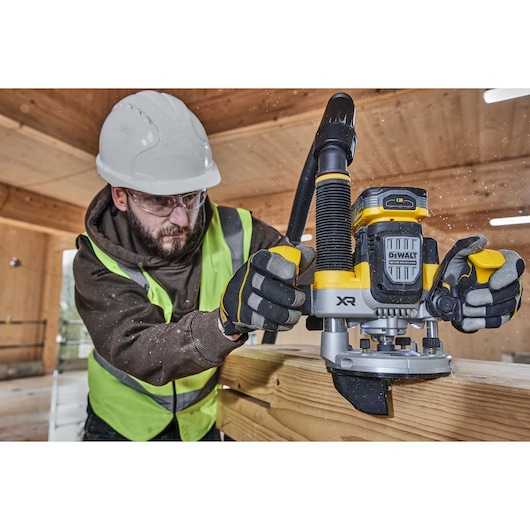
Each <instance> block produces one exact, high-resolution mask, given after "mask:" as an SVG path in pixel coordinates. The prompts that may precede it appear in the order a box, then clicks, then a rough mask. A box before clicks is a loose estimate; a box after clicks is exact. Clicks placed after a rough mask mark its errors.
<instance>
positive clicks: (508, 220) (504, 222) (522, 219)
mask: <svg viewBox="0 0 530 530" xmlns="http://www.w3.org/2000/svg"><path fill="white" fill-rule="evenodd" d="M526 223H530V215H517V216H515V217H497V218H496V219H490V225H491V226H508V225H524V224H526Z"/></svg>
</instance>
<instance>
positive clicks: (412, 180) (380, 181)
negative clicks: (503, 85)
mask: <svg viewBox="0 0 530 530" xmlns="http://www.w3.org/2000/svg"><path fill="white" fill-rule="evenodd" d="M159 90H162V91H166V92H169V93H172V94H174V95H175V96H177V97H179V98H181V99H182V100H183V101H184V102H185V103H186V104H187V105H188V107H189V108H190V109H191V110H192V111H193V112H195V114H196V115H197V116H198V117H199V119H200V120H201V121H202V123H203V124H204V126H205V129H206V131H207V133H208V134H209V136H210V141H211V145H212V150H213V153H214V158H215V160H216V162H217V164H218V166H219V168H220V171H221V174H222V177H223V181H222V183H221V184H220V185H219V186H217V187H216V188H213V189H212V190H211V192H210V195H211V197H212V198H213V199H214V200H215V201H217V202H219V203H224V204H233V205H242V206H245V207H248V208H251V209H252V210H253V212H254V213H255V215H257V216H259V217H261V218H263V219H265V220H267V221H269V222H271V223H273V224H275V225H276V226H277V227H278V228H280V229H282V230H284V229H285V228H286V225H287V222H288V218H289V214H290V208H291V205H292V200H293V197H294V192H295V189H296V186H297V184H298V180H299V178H300V173H301V170H302V167H303V164H304V162H305V159H306V156H307V154H308V152H309V148H310V146H311V143H312V141H313V138H314V135H315V132H316V130H317V128H318V124H319V122H320V119H321V117H322V114H323V111H324V108H325V106H326V103H327V101H328V100H329V97H330V96H331V95H332V94H334V93H335V92H339V91H345V92H347V93H349V94H350V95H351V96H352V97H353V99H354V101H355V105H356V110H357V117H356V131H357V135H358V146H357V151H356V154H355V158H354V161H353V163H352V165H351V166H350V168H349V169H350V173H351V175H352V179H353V190H352V198H353V199H355V197H356V196H357V194H358V193H360V192H361V191H362V190H363V189H364V188H366V187H371V186H386V185H403V186H418V187H423V188H426V189H427V190H428V192H429V209H430V214H431V216H430V218H429V219H428V220H427V221H426V222H425V223H426V226H427V228H426V233H427V235H433V236H434V237H437V238H438V239H439V240H442V241H445V240H447V241H448V242H449V241H451V242H453V241H454V240H455V239H457V238H458V237H461V236H463V235H470V234H472V233H477V232H481V233H484V234H485V235H486V236H487V237H488V238H489V239H490V244H491V246H492V247H493V248H514V249H516V250H518V251H519V252H520V253H521V254H522V255H523V257H525V258H526V259H527V260H528V259H530V247H529V244H528V234H529V231H528V225H520V226H515V227H511V228H505V227H503V228H493V227H490V226H489V223H488V220H489V219H490V218H492V217H504V216H514V215H520V214H525V215H529V214H530V185H529V177H530V97H525V98H519V99H515V100H511V101H506V102H500V103H495V104H491V105H487V104H486V103H484V101H483V98H482V93H483V90H482V89H463V90H460V89H400V90H389V89H385V90H377V89H340V88H338V89H325V90H321V89H271V90H268V89H218V90H217V89H184V90H177V89H159ZM135 91H136V89H64V90H63V89H57V90H52V89H2V90H0V217H4V218H13V219H15V220H18V221H23V220H24V219H23V218H22V214H17V212H21V211H22V210H21V209H20V208H19V206H18V205H17V204H15V203H13V201H14V200H15V198H16V200H18V201H19V202H20V201H21V198H23V197H29V198H30V199H31V201H32V202H35V201H36V202H39V198H40V197H42V198H43V200H44V202H45V201H46V200H49V201H50V204H51V205H53V206H54V208H55V209H56V210H55V211H56V212H57V208H58V205H59V210H58V211H62V208H61V206H62V205H63V204H64V203H66V204H67V205H68V208H74V209H76V211H84V208H86V206H87V205H88V204H89V202H90V200H91V198H92V197H93V195H94V194H95V193H96V192H97V191H98V190H99V189H100V188H101V187H102V186H103V185H104V182H103V181H102V179H101V178H100V177H98V176H97V174H96V172H95V155H96V154H97V152H98V135H99V129H100V127H101V124H102V123H103V121H104V119H105V117H106V115H107V114H108V112H109V111H110V109H111V108H112V106H113V105H114V103H115V102H117V101H118V100H119V99H121V98H122V97H124V96H125V95H127V94H129V93H132V92H135ZM26 200H29V199H26ZM68 208H66V207H65V210H64V211H65V212H67V210H68ZM52 210H53V208H52ZM17 215H18V219H17ZM24 215H26V216H27V219H29V221H30V222H34V224H35V225H38V224H41V225H42V224H46V223H43V222H42V221H38V218H36V219H35V220H34V221H32V217H31V215H32V214H31V212H28V211H25V212H24ZM72 215H73V217H72V218H75V219H77V221H76V222H78V221H79V219H81V216H79V215H78V217H77V218H76V217H75V213H74V214H72ZM54 218H55V223H58V224H59V225H60V223H61V219H60V215H59V219H58V220H57V215H54ZM50 222H51V221H50ZM63 223H64V224H65V229H66V230H70V229H71V227H68V226H66V223H67V220H66V219H65V220H64V221H63ZM307 227H308V231H311V230H312V229H313V228H314V212H312V214H311V216H310V218H309V220H308V225H307ZM55 228H57V226H55ZM75 229H77V226H76V227H75ZM442 247H443V243H442Z"/></svg>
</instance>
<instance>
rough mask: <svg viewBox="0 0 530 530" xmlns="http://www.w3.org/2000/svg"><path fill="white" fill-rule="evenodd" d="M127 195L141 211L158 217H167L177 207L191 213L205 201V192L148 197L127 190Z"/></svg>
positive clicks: (138, 192)
mask: <svg viewBox="0 0 530 530" xmlns="http://www.w3.org/2000/svg"><path fill="white" fill-rule="evenodd" d="M127 195H129V196H130V197H132V199H133V201H134V202H135V203H136V204H137V205H138V206H139V207H140V208H141V209H142V210H145V211H146V212H148V213H151V214H153V215H156V216H158V217H169V216H170V215H171V212H172V211H173V210H174V209H175V208H177V207H180V208H184V210H186V211H187V212H191V211H193V210H196V209H197V208H200V207H201V206H202V205H203V204H204V201H205V200H206V190H200V191H194V192H191V193H184V194H183V195H150V194H149V193H142V192H140V191H135V190H127Z"/></svg>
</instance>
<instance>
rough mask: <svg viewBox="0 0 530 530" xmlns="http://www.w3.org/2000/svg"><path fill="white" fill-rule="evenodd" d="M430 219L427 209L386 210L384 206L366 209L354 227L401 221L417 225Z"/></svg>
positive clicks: (354, 223)
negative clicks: (423, 220) (422, 220)
mask: <svg viewBox="0 0 530 530" xmlns="http://www.w3.org/2000/svg"><path fill="white" fill-rule="evenodd" d="M427 217H429V212H428V210H427V209H426V208H416V209H415V210H386V209H385V208H383V207H382V206H376V207H374V208H364V209H363V210H361V212H360V214H359V215H357V217H356V218H355V219H353V220H352V226H353V227H355V228H358V227H359V226H368V225H371V224H372V223H375V222H378V223H380V222H387V221H400V222H404V223H417V222H418V221H419V220H420V219H426V218H427Z"/></svg>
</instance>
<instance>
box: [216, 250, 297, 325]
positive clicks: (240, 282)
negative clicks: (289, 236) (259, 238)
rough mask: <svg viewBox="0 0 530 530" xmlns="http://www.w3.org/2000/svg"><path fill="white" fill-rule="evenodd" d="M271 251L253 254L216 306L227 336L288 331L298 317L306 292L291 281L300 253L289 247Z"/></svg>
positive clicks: (293, 278)
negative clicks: (219, 303)
mask: <svg viewBox="0 0 530 530" xmlns="http://www.w3.org/2000/svg"><path fill="white" fill-rule="evenodd" d="M278 249H280V250H278ZM281 249H287V254H286V255H287V256H288V257H287V258H285V257H284V256H283V255H282V254H285V252H283V251H282V250H281ZM273 250H274V251H273ZM273 250H260V251H258V252H256V253H255V254H253V255H252V256H251V257H250V258H249V259H248V261H247V262H246V263H245V264H244V265H243V266H242V267H241V268H239V269H238V270H237V271H236V273H235V274H234V276H233V277H232V278H231V280H230V281H229V282H228V284H227V286H226V288H225V291H224V293H223V295H222V297H221V305H220V307H219V317H220V320H221V324H222V326H223V329H224V332H225V334H226V335H235V334H237V333H248V332H249V331H254V330H258V329H260V330H266V331H288V330H290V329H292V327H293V326H294V325H295V324H296V323H297V322H298V320H299V319H300V317H301V315H302V306H303V305H304V302H305V299H306V295H305V293H304V291H303V290H301V289H299V288H297V287H295V286H294V284H295V282H296V278H297V275H298V272H299V266H300V262H301V261H303V260H304V257H303V254H301V253H300V251H297V250H296V249H293V248H291V247H276V249H273ZM293 251H294V254H293V253H292V252H293ZM280 252H281V253H282V254H280Z"/></svg>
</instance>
